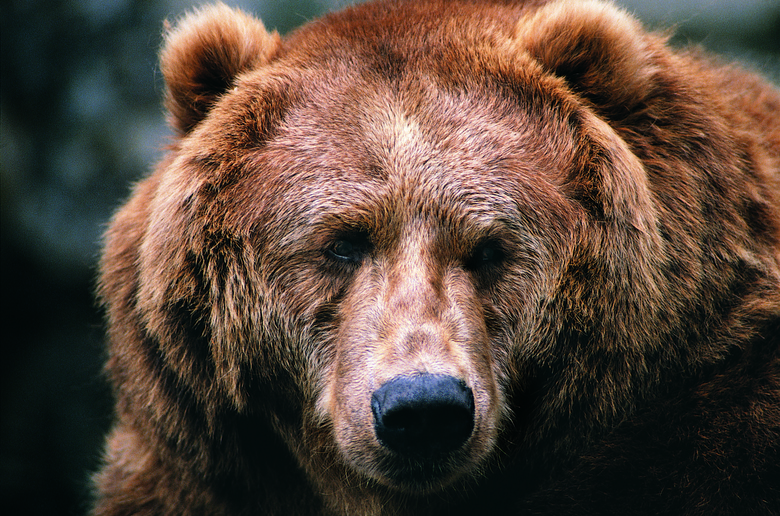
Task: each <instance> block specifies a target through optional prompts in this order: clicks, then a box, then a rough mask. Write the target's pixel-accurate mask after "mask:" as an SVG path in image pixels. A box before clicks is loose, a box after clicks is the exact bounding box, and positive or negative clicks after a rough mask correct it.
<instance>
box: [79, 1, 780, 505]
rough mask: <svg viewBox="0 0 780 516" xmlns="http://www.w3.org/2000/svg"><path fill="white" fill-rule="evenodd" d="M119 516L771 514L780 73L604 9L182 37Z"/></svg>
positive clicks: (131, 225)
mask: <svg viewBox="0 0 780 516" xmlns="http://www.w3.org/2000/svg"><path fill="white" fill-rule="evenodd" d="M161 67H162V72H163V75H164V77H165V80H166V85H167V106H168V110H169V113H170V121H171V124H172V126H173V127H174V128H175V130H176V131H177V136H176V137H175V140H174V142H173V143H172V145H171V147H170V149H169V151H168V153H167V155H166V157H165V158H164V159H163V161H162V162H161V163H160V165H159V166H158V167H157V169H156V170H155V172H154V173H153V174H152V175H151V176H150V177H148V178H147V179H145V180H143V181H142V182H140V183H139V184H138V185H137V187H136V188H135V191H134V193H133V195H132V197H131V198H130V200H129V202H128V203H127V204H126V205H125V206H124V207H123V208H122V209H121V210H120V211H119V212H118V213H117V214H116V216H115V218H114V219H113V221H112V223H111V225H110V228H109V229H108V232H107V236H106V244H105V252H104V254H103V259H102V263H101V279H100V296H101V299H102V302H103V303H104V305H105V307H106V310H107V319H108V327H109V333H110V347H109V359H108V364H107V372H108V375H109V377H110V380H111V382H112V384H113V387H114V391H115V395H116V399H117V405H116V423H115V427H114V430H113V432H112V434H111V435H110V437H109V438H108V445H107V451H106V459H105V460H106V464H105V466H104V468H103V470H102V471H101V472H100V473H99V474H98V475H97V477H96V483H97V490H98V495H97V496H98V498H97V501H96V505H95V509H94V512H95V514H98V515H130V514H133V515H138V514H141V515H161V514H170V515H173V514H176V515H207V514H208V515H238V514H242V515H250V514H252V515H254V514H258V515H261V514H262V515H277V514H278V515H434V514H442V515H469V516H472V515H474V514H517V515H521V514H522V515H525V514H551V515H584V514H620V515H623V514H648V515H657V514H686V515H699V514H700V515H714V514H749V515H752V514H778V513H779V511H780V453H778V451H779V450H778V448H779V447H780V358H779V357H778V353H779V350H780V200H779V199H778V196H779V195H780V93H778V90H777V89H774V88H773V87H772V86H770V85H769V84H767V83H766V82H764V81H762V80H761V79H759V78H758V77H756V76H755V75H752V74H750V73H747V72H744V71H741V70H740V69H739V68H738V67H735V66H731V65H728V64H724V63H721V62H719V61H717V60H716V59H713V58H710V57H706V56H704V55H702V53H701V52H699V51H696V50H674V49H671V48H670V47H669V46H668V45H667V38H666V37H665V36H661V35H657V34H651V33H648V32H646V31H645V30H643V28H642V27H641V26H640V24H639V23H638V22H636V21H635V20H633V19H632V18H631V17H629V16H628V15H626V14H625V13H624V12H622V11H620V10H619V9H617V8H615V7H613V6H611V5H609V4H604V3H599V2H594V1H586V2H582V3H574V2H570V1H566V0H558V1H552V2H544V1H537V0H528V1H522V0H518V1H498V0H495V1H488V0H485V1H481V2H480V1H474V0H471V1H469V0H453V1H444V0H408V1H405V0H388V1H381V0H380V1H374V2H371V3H368V4H365V5H361V6H357V7H352V8H349V9H346V10H345V11H343V12H340V13H336V14H331V15H329V16H326V17H324V18H323V19H321V20H318V21H315V22H312V23H310V24H308V25H306V26H305V27H303V28H301V29H299V30H298V31H296V32H294V33H293V34H291V35H290V36H289V37H286V38H284V39H282V38H280V37H279V36H278V35H277V34H275V33H268V32H267V31H266V30H265V29H264V27H263V25H262V24H261V23H260V22H259V21H258V20H256V19H253V18H252V17H250V16H248V15H246V14H243V13H241V12H239V11H235V10H231V9H230V8H228V7H225V6H224V5H216V6H212V7H206V8H203V9H201V10H199V11H198V12H196V13H194V14H192V15H190V16H187V17H186V18H184V19H183V20H182V21H181V22H180V23H178V24H176V25H175V26H174V27H172V28H169V29H168V31H167V36H166V41H165V44H164V48H163V50H162V55H161Z"/></svg>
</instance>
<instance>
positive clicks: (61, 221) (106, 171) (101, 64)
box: [0, 0, 780, 515]
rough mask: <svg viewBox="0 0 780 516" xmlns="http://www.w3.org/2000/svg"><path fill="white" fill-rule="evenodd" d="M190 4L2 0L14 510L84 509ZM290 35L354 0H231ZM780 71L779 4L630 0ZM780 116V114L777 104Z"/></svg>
mask: <svg viewBox="0 0 780 516" xmlns="http://www.w3.org/2000/svg"><path fill="white" fill-rule="evenodd" d="M198 3H199V2H191V1H185V0H163V1H136V2H131V1H130V0H71V1H66V0H9V1H5V0H4V1H3V3H2V5H0V22H1V23H2V27H1V28H0V38H2V39H1V41H0V44H1V46H0V49H1V50H2V69H1V72H0V73H1V75H0V91H1V96H0V173H1V175H0V179H1V180H2V182H1V183H0V187H1V189H0V195H2V197H1V198H0V209H1V210H2V211H1V212H0V213H1V215H2V227H1V231H0V238H1V240H0V245H1V246H2V248H1V251H2V270H1V271H0V274H1V275H2V286H1V287H0V289H1V290H0V292H1V293H2V328H4V331H3V332H2V334H4V335H6V336H5V337H3V338H2V340H3V343H2V346H3V350H4V353H3V355H4V356H3V359H2V360H0V367H2V370H1V371H0V507H2V509H0V510H2V511H3V513H4V514H8V515H17V514H18V515H22V514H31V515H33V514H34V515H38V514H40V515H43V514H52V515H57V514H62V515H71V514H84V513H85V512H86V511H87V509H88V506H89V498H90V490H89V475H90V473H91V472H92V471H94V470H95V469H96V468H97V467H98V465H99V462H100V455H101V447H102V439H103V434H104V433H105V432H106V430H107V429H108V427H109V425H110V422H111V410H112V408H111V399H110V393H109V389H108V387H107V385H106V384H105V383H104V381H103V379H102V377H101V372H100V371H101V363H102V361H103V350H102V343H103V334H104V327H103V322H102V314H101V313H100V310H99V308H98V307H97V306H96V303H95V301H94V295H93V291H94V284H95V264H96V261H97V258H98V255H99V249H100V238H101V233H102V231H103V228H104V227H105V224H106V222H107V220H108V219H109V217H110V216H111V213H112V212H113V210H114V209H115V208H116V207H117V206H118V205H119V203H121V202H122V200H123V199H125V198H126V197H127V195H128V192H129V188H130V186H131V185H132V183H133V182H134V181H136V180H138V179H139V178H140V177H142V176H143V175H144V174H145V173H146V172H147V171H148V170H149V169H150V168H151V167H152V165H153V164H154V162H155V161H156V160H157V159H158V158H159V156H160V153H161V150H160V149H161V147H162V146H163V145H164V144H165V141H166V137H167V135H168V134H169V133H168V130H167V128H166V127H165V125H164V113H163V111H162V108H161V102H160V99H161V96H162V93H163V83H162V79H161V76H160V73H159V69H158V67H157V61H156V53H157V50H158V47H159V45H160V42H161V27H162V20H163V19H166V18H167V19H169V20H175V19H176V18H177V17H178V16H180V15H181V14H182V13H183V12H185V11H186V10H187V9H189V8H190V7H192V6H193V5H197V4H198ZM226 3H228V4H229V5H237V6H240V7H242V8H243V9H244V10H246V11H248V12H251V13H254V14H256V15H258V16H259V17H260V18H261V19H263V21H264V22H265V24H266V26H267V27H268V28H269V29H277V30H278V31H279V32H281V33H286V32H288V31H289V30H290V29H291V28H293V27H295V26H298V25H300V24H302V23H303V22H305V21H307V20H310V19H311V18H313V17H315V16H316V15H318V14H320V13H322V12H325V11H328V10H332V9H335V8H338V7H339V6H341V5H345V4H348V3H350V2H349V1H348V0H341V1H339V0H291V1H281V0H266V1H256V2H251V1H248V0H247V1H231V0H228V1H227V2H226ZM619 3H621V4H622V5H625V6H626V7H627V8H628V9H629V10H631V11H634V12H635V13H636V14H637V15H638V16H639V17H640V18H642V19H643V20H645V22H646V23H647V24H648V25H649V26H651V27H668V26H670V25H673V26H676V27H677V34H678V36H676V38H675V42H676V43H677V44H687V43H697V44H702V45H704V46H705V47H707V48H710V49H712V50H715V51H717V52H720V53H724V54H726V55H729V56H731V57H733V58H736V59H740V60H742V61H745V62H747V63H748V64H749V65H750V66H752V67H754V68H756V69H757V70H759V71H761V72H762V73H763V74H764V75H766V76H768V77H770V78H771V79H772V80H773V81H775V83H778V82H780V81H778V79H779V78H780V0H748V1H745V0H730V1H717V0H705V1H699V2H696V1H692V0H671V1H665V2H642V1H640V0H627V1H624V2H619ZM778 117H780V114H778Z"/></svg>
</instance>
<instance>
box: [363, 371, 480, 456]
mask: <svg viewBox="0 0 780 516" xmlns="http://www.w3.org/2000/svg"><path fill="white" fill-rule="evenodd" d="M371 409H372V411H373V413H374V431H375V432H376V437H377V439H378V440H379V442H380V443H381V444H382V445H383V446H385V447H386V448H389V449H390V450H393V451H394V452H396V453H399V454H402V455H409V456H412V455H414V456H432V455H437V454H442V453H448V452H451V451H454V450H456V449H458V448H460V447H461V446H462V445H463V444H464V443H465V442H466V441H467V440H468V438H469V437H470V436H471V431H472V430H473V428H474V395H473V394H472V392H471V389H469V388H468V386H466V384H465V383H464V382H463V381H462V380H458V379H457V378H453V377H452V376H445V375H433V374H421V375H415V376H401V377H398V378H394V379H392V380H390V381H389V382H387V383H385V384H384V385H382V386H381V387H380V388H379V389H377V390H376V391H375V392H374V394H373V395H372V397H371Z"/></svg>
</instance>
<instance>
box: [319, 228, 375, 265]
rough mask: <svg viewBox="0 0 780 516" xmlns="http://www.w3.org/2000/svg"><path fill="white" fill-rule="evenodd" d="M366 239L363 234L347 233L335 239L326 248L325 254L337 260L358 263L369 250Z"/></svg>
mask: <svg viewBox="0 0 780 516" xmlns="http://www.w3.org/2000/svg"><path fill="white" fill-rule="evenodd" d="M369 247H370V246H369V243H368V239H367V238H366V237H365V236H363V235H359V234H357V235H349V236H344V237H341V238H339V239H337V240H335V241H334V242H333V243H332V244H331V245H330V247H328V249H327V254H328V255H329V256H330V257H331V258H333V259H335V260H337V261H339V262H347V263H359V262H361V261H363V257H364V256H365V255H366V254H367V253H368V251H369Z"/></svg>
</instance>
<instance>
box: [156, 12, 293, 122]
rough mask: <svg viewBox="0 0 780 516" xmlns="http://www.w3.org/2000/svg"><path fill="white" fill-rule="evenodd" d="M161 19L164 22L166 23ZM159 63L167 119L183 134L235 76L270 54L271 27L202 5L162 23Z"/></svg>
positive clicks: (274, 42)
mask: <svg viewBox="0 0 780 516" xmlns="http://www.w3.org/2000/svg"><path fill="white" fill-rule="evenodd" d="M166 25H167V24H166ZM166 28H167V31H166V34H165V42H164V44H163V49H162V52H161V53H160V67H161V69H162V73H163V77H165V84H166V86H167V90H168V91H167V97H166V107H167V108H168V111H169V113H170V115H171V124H172V125H173V126H174V127H175V128H177V129H178V130H180V131H181V132H182V133H184V134H186V133H188V132H190V131H191V130H192V128H193V127H195V126H196V125H197V124H198V122H200V121H201V120H202V119H203V118H204V117H205V116H206V114H207V113H208V111H209V110H210V109H211V107H212V106H213V105H214V103H215V102H216V101H217V99H218V98H219V97H220V96H221V95H222V94H223V93H225V92H226V91H227V90H228V89H230V87H231V86H232V84H233V82H234V80H235V78H236V76H238V75H239V74H241V73H242V72H246V71H249V70H252V69H253V68H256V67H258V66H261V65H263V64H265V63H267V62H269V61H270V60H271V58H272V57H273V54H274V52H276V50H277V49H278V48H279V45H280V38H279V35H278V34H277V33H276V32H272V33H269V32H267V31H266V30H265V27H264V26H263V23H262V22H261V21H260V20H258V19H256V18H253V17H251V16H249V15H247V14H244V13H243V12H241V11H239V10H234V9H231V8H229V7H227V6H226V5H224V4H221V3H219V4H216V5H212V6H208V7H205V8H202V9H200V10H198V11H195V12H193V13H191V14H189V15H188V16H186V17H185V18H184V19H183V20H182V21H181V22H179V23H177V24H176V26H175V27H172V28H171V27H166Z"/></svg>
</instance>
